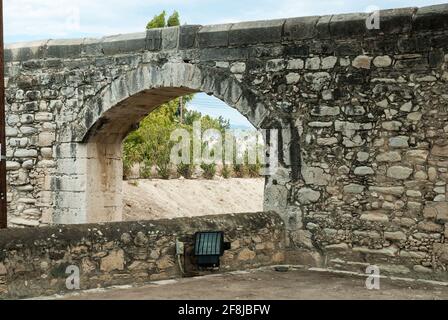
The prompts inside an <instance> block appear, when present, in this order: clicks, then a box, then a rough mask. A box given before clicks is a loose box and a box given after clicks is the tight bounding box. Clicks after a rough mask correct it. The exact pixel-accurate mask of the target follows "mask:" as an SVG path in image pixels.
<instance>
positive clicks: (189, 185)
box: [122, 93, 265, 221]
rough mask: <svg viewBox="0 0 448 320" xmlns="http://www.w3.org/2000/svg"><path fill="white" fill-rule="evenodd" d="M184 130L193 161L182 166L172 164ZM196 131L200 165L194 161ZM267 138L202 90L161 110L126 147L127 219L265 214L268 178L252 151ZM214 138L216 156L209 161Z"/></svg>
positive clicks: (125, 214)
mask: <svg viewBox="0 0 448 320" xmlns="http://www.w3.org/2000/svg"><path fill="white" fill-rule="evenodd" d="M178 131H179V133H180V135H181V139H188V141H182V142H186V143H187V147H188V152H187V153H188V155H189V156H190V157H188V158H189V159H184V160H186V161H185V162H182V163H175V162H176V161H175V159H170V153H171V151H172V150H174V148H175V146H176V142H173V141H172V140H170V139H171V135H174V136H173V137H172V138H175V140H176V141H177V136H176V132H178ZM196 132H200V134H201V138H202V139H201V145H202V146H201V150H200V154H203V157H202V159H198V160H199V161H198V160H196V161H195V159H193V147H194V146H197V145H198V144H197V141H195V139H196V136H195V135H194V133H196ZM229 139H231V140H229ZM232 140H234V141H235V143H232V144H226V142H228V141H232ZM262 140H263V139H262V137H260V135H259V133H258V132H257V130H256V129H255V128H254V127H253V126H252V124H251V123H250V122H249V121H248V120H247V119H246V118H245V117H244V116H242V115H241V114H240V113H239V112H238V111H237V110H235V109H233V108H231V107H230V106H228V105H227V104H225V103H224V102H222V101H221V100H219V99H217V98H215V97H213V96H208V95H207V94H204V93H197V94H194V95H189V96H184V97H182V98H177V99H175V100H172V101H170V102H169V103H167V104H164V105H162V106H160V107H159V108H157V109H156V110H154V111H153V112H152V113H151V114H150V115H148V116H147V117H146V118H145V119H144V120H143V121H142V122H141V123H140V127H139V128H138V129H137V130H135V131H132V132H131V133H130V134H129V135H128V136H127V137H126V138H125V140H124V142H123V167H124V181H123V190H122V191H123V220H124V221H141V220H157V219H171V218H180V217H196V216H207V215H219V214H237V213H255V212H262V211H263V198H264V186H265V179H264V177H263V176H261V175H260V173H261V169H262V164H261V162H260V161H259V159H255V160H254V159H253V154H252V153H253V152H254V151H255V152H256V151H262V150H261V149H262V148H263V141H262ZM209 141H210V143H211V144H212V146H213V147H214V149H215V150H213V151H216V152H217V153H218V155H217V157H216V158H215V157H214V161H212V162H211V163H206V162H205V161H206V158H207V155H206V154H207V151H208V150H207V149H206V147H207V145H206V144H207V143H208V142H209ZM256 148H259V149H260V150H254V149H256ZM229 149H231V150H229ZM183 151H184V150H182V152H183ZM229 152H233V155H232V156H230V155H228V154H227V153H229ZM243 152H244V153H245V156H244V157H243V156H240V155H241V154H242V153H243ZM260 153H261V152H260ZM212 155H214V154H212ZM256 156H257V155H256ZM171 160H173V161H171Z"/></svg>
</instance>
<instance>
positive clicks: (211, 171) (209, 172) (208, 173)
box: [201, 163, 216, 180]
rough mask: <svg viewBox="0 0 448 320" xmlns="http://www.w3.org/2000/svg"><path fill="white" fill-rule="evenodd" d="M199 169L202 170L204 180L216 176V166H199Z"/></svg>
mask: <svg viewBox="0 0 448 320" xmlns="http://www.w3.org/2000/svg"><path fill="white" fill-rule="evenodd" d="M201 169H202V170H204V178H205V179H207V180H212V179H213V178H214V177H215V175H216V164H214V163H212V164H205V163H203V164H201Z"/></svg>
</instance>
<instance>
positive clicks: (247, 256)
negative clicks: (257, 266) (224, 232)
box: [238, 249, 256, 261]
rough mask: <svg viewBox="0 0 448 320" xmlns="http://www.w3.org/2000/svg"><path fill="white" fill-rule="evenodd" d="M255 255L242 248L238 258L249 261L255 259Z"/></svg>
mask: <svg viewBox="0 0 448 320" xmlns="http://www.w3.org/2000/svg"><path fill="white" fill-rule="evenodd" d="M255 257H256V253H255V252H253V251H251V250H249V249H244V250H242V251H241V252H240V253H239V254H238V260H240V261H251V260H253V259H255Z"/></svg>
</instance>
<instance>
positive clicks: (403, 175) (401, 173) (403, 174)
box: [387, 166, 414, 180]
mask: <svg viewBox="0 0 448 320" xmlns="http://www.w3.org/2000/svg"><path fill="white" fill-rule="evenodd" d="M413 172H414V170H413V169H412V168H408V167H402V166H394V167H390V168H389V169H388V170H387V176H388V177H389V178H393V179H397V180H406V179H408V178H409V177H410V176H411V175H412V173H413Z"/></svg>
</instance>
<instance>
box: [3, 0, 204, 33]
mask: <svg viewBox="0 0 448 320" xmlns="http://www.w3.org/2000/svg"><path fill="white" fill-rule="evenodd" d="M201 1H204V0H189V1H188V3H189V4H195V3H198V2H201ZM185 3H186V1H185V0H150V1H142V0H57V1H55V0H5V5H4V6H5V8H4V10H5V14H4V15H5V35H6V36H7V37H8V38H15V37H17V36H19V37H20V36H26V37H34V38H35V37H36V36H41V37H43V38H61V37H66V36H71V35H73V34H87V35H89V34H92V35H108V34H117V33H127V32H134V31H139V30H142V29H143V28H144V26H145V23H146V22H147V20H148V18H150V17H151V13H149V12H148V15H147V16H144V15H143V14H142V10H148V8H151V7H154V6H175V5H181V4H185ZM148 11H150V10H148ZM124 13H126V16H123V14H124Z"/></svg>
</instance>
